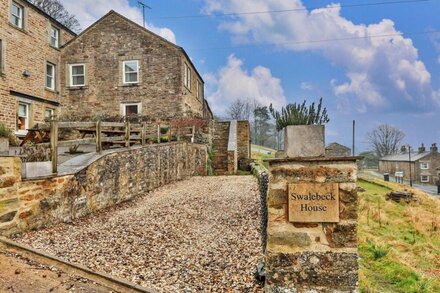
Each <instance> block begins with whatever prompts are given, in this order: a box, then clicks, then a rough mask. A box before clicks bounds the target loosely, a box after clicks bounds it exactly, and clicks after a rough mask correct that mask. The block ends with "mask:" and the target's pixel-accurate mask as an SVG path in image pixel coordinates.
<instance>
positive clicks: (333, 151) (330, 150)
mask: <svg viewBox="0 0 440 293" xmlns="http://www.w3.org/2000/svg"><path fill="white" fill-rule="evenodd" d="M325 156H326V157H350V156H351V149H350V148H349V147H346V146H345V145H342V144H339V143H337V142H333V143H331V144H329V145H327V146H326V147H325Z"/></svg>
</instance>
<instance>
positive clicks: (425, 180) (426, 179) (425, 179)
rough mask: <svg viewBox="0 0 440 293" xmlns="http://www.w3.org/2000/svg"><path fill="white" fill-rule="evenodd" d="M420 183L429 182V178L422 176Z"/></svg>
mask: <svg viewBox="0 0 440 293" xmlns="http://www.w3.org/2000/svg"><path fill="white" fill-rule="evenodd" d="M420 182H425V183H426V182H429V176H428V175H422V176H420Z"/></svg>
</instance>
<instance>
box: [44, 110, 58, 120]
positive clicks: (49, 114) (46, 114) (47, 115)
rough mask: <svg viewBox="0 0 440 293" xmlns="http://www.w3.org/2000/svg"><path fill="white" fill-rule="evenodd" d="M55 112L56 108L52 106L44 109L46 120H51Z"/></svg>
mask: <svg viewBox="0 0 440 293" xmlns="http://www.w3.org/2000/svg"><path fill="white" fill-rule="evenodd" d="M54 113H55V110H54V109H51V108H46V109H45V110H44V119H46V120H50V118H52V116H53V114H54Z"/></svg>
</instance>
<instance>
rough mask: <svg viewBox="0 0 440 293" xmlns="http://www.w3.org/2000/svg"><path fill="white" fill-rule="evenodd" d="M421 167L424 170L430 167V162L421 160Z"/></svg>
mask: <svg viewBox="0 0 440 293" xmlns="http://www.w3.org/2000/svg"><path fill="white" fill-rule="evenodd" d="M420 169H422V170H426V169H429V164H428V163H427V162H420Z"/></svg>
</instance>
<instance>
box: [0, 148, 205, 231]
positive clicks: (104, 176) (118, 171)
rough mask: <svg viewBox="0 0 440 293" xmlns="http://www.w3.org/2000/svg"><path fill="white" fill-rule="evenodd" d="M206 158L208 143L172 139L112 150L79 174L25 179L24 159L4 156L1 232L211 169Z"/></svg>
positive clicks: (82, 211)
mask: <svg viewBox="0 0 440 293" xmlns="http://www.w3.org/2000/svg"><path fill="white" fill-rule="evenodd" d="M206 164H207V148H206V146H204V145H196V144H188V143H184V142H178V143H166V144H156V145H149V146H146V147H136V148H131V149H128V150H121V151H117V152H113V153H109V154H107V155H105V156H103V157H102V158H100V159H98V160H97V161H95V162H93V163H92V164H90V165H89V166H87V167H86V168H84V169H83V170H81V171H79V172H78V173H76V174H72V175H66V176H60V177H53V178H46V179H40V180H28V181H22V179H21V176H20V172H21V171H20V169H21V161H20V159H19V158H16V157H1V158H0V166H1V168H0V234H3V235H11V234H14V233H19V232H23V231H28V230H31V229H38V228H41V227H44V226H49V225H53V224H56V223H59V222H68V221H71V220H73V219H75V218H79V217H82V216H85V215H87V214H89V213H92V212H94V211H97V210H100V209H103V208H106V207H109V206H112V205H116V204H118V203H120V202H123V201H126V200H130V199H132V198H134V197H135V196H138V195H144V194H146V193H147V192H148V191H151V190H153V189H155V188H157V187H159V186H162V185H165V184H168V183H172V182H174V181H176V180H182V179H186V178H188V177H190V176H193V175H206Z"/></svg>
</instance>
